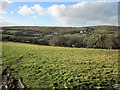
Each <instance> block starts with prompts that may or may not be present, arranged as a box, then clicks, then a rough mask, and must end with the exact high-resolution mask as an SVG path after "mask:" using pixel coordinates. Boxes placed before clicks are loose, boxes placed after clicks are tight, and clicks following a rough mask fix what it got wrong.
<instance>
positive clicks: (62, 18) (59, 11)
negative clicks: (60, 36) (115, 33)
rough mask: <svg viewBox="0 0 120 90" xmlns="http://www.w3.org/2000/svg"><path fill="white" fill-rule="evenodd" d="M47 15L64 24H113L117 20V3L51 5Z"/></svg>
mask: <svg viewBox="0 0 120 90" xmlns="http://www.w3.org/2000/svg"><path fill="white" fill-rule="evenodd" d="M48 13H49V14H50V15H51V16H53V17H55V18H56V20H57V21H59V22H60V23H64V24H74V23H76V24H78V23H79V24H86V23H87V22H96V23H103V24H104V23H107V24H115V23H117V18H118V3H117V2H81V3H77V4H74V5H69V6H65V5H52V6H51V7H49V8H48Z"/></svg>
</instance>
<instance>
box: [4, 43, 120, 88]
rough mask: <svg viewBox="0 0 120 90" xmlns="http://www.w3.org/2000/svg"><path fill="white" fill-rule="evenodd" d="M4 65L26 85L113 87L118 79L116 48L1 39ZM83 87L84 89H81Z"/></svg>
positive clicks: (38, 86) (36, 86) (39, 86)
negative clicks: (15, 41)
mask: <svg viewBox="0 0 120 90" xmlns="http://www.w3.org/2000/svg"><path fill="white" fill-rule="evenodd" d="M2 45H3V60H2V62H3V69H4V68H6V67H7V66H10V67H11V68H12V70H11V76H12V77H14V78H22V79H23V83H24V84H25V85H26V86H27V88H52V87H53V83H54V82H56V83H58V87H59V88H64V87H68V88H93V87H94V88H98V87H104V88H109V90H110V88H112V87H114V85H115V84H116V83H117V80H118V79H117V74H118V66H117V65H118V51H117V50H106V49H102V50H101V49H85V48H64V47H51V46H39V45H30V44H23V43H13V42H4V43H3V44H2ZM82 90H84V89H82Z"/></svg>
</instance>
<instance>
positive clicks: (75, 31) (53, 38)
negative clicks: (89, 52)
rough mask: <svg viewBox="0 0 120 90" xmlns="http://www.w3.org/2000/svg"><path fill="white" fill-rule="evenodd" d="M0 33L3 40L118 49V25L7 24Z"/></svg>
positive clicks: (119, 37)
mask: <svg viewBox="0 0 120 90" xmlns="http://www.w3.org/2000/svg"><path fill="white" fill-rule="evenodd" d="M0 33H2V37H3V41H14V42H23V43H34V44H40V45H52V46H63V47H78V48H80V47H84V48H103V49H104V48H105V49H108V48H109V49H110V48H111V49H112V48H113V49H118V48H119V47H120V45H119V43H118V42H119V41H118V40H119V39H120V36H118V33H119V30H118V26H107V25H104V26H89V27H51V26H50V27H48V26H9V27H2V30H1V31H0Z"/></svg>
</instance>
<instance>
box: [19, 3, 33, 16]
mask: <svg viewBox="0 0 120 90" xmlns="http://www.w3.org/2000/svg"><path fill="white" fill-rule="evenodd" d="M18 13H19V14H21V15H34V12H33V11H32V9H31V8H29V7H28V6H27V5H24V6H22V7H19V11H18Z"/></svg>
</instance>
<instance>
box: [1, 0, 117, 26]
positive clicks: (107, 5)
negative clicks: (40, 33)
mask: <svg viewBox="0 0 120 90" xmlns="http://www.w3.org/2000/svg"><path fill="white" fill-rule="evenodd" d="M13 1H14V2H13ZM13 1H12V2H11V1H9V0H5V1H4V2H1V3H0V4H1V5H2V6H1V7H0V20H2V23H0V24H2V25H40V26H43V25H44V26H45V25H47V26H91V25H92V26H93V25H117V24H118V21H117V20H118V0H107V1H106V0H79V2H77V1H78V0H76V2H72V1H69V2H65V1H62V2H47V1H46V2H42V1H41V0H40V1H39V0H37V1H36V2H33V1H32V2H30V1H29V2H27V1H26V2H25V0H24V2H21V1H19V2H16V1H15V0H13ZM91 1H92V2H91ZM108 1H109V2H108ZM113 1H114V2H113Z"/></svg>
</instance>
